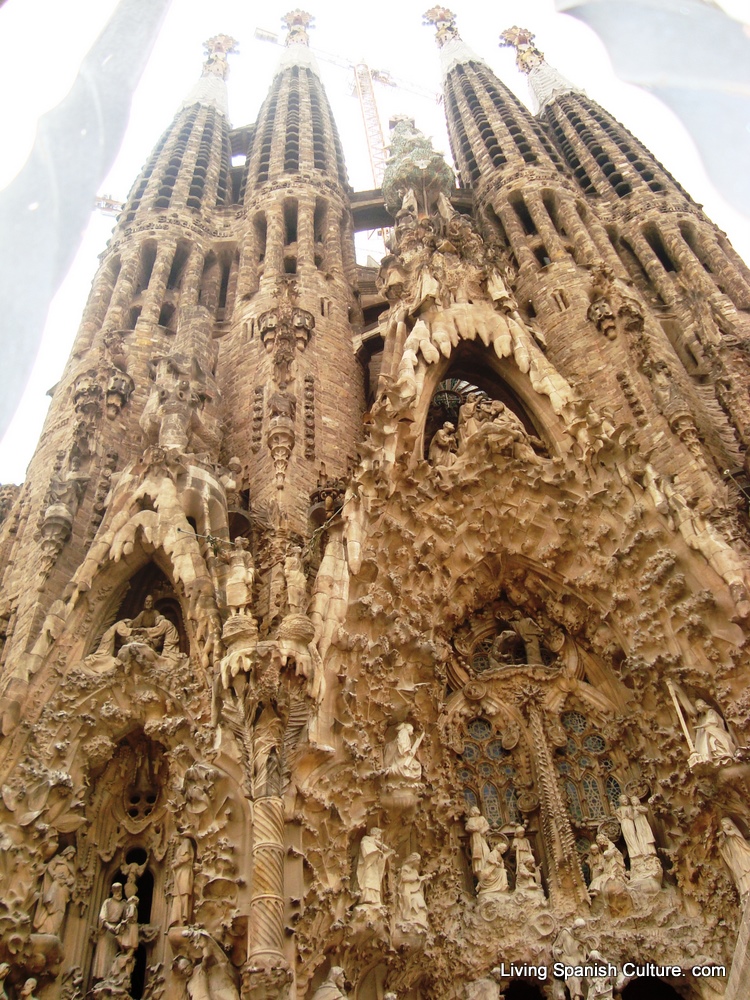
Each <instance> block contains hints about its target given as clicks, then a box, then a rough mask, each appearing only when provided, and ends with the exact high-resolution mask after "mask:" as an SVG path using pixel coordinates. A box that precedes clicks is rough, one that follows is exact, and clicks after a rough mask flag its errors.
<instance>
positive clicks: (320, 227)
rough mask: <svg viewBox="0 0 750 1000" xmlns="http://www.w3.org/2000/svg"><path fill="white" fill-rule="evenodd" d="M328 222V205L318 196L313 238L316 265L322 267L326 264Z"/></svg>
mask: <svg viewBox="0 0 750 1000" xmlns="http://www.w3.org/2000/svg"><path fill="white" fill-rule="evenodd" d="M327 223H328V205H327V203H326V202H325V201H324V200H323V199H322V198H316V199H315V213H314V215H313V239H314V241H315V266H316V267H317V268H320V269H322V268H323V266H324V256H325V238H326V231H327Z"/></svg>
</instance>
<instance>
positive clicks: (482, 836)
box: [466, 806, 490, 877]
mask: <svg viewBox="0 0 750 1000" xmlns="http://www.w3.org/2000/svg"><path fill="white" fill-rule="evenodd" d="M466 832H467V833H468V834H469V837H470V844H471V870H472V871H473V872H474V874H475V875H476V876H477V877H479V874H480V872H481V871H482V869H483V868H484V866H485V865H486V863H487V858H488V857H489V855H490V845H489V844H488V843H487V834H488V833H489V832H490V824H489V823H488V822H487V820H486V819H485V817H484V816H483V815H482V814H481V812H480V811H479V806H472V807H471V809H469V815H468V816H467V818H466Z"/></svg>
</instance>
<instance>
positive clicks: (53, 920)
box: [34, 847, 76, 936]
mask: <svg viewBox="0 0 750 1000" xmlns="http://www.w3.org/2000/svg"><path fill="white" fill-rule="evenodd" d="M75 856H76V850H75V847H66V848H65V849H64V850H63V851H61V852H60V854H57V855H55V857H53V858H52V859H51V860H50V861H48V862H47V867H46V869H45V871H44V879H43V880H42V892H41V895H40V897H39V902H38V904H37V908H36V913H35V914H34V930H35V931H36V932H37V933H38V934H56V935H58V936H59V934H60V931H61V930H62V926H63V922H64V920H65V913H66V910H67V908H68V903H69V902H70V897H71V894H72V891H73V887H74V885H75V881H76V869H75Z"/></svg>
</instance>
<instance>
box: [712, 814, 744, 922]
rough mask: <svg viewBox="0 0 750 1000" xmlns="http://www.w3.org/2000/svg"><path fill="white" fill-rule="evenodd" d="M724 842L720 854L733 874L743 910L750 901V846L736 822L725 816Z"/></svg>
mask: <svg viewBox="0 0 750 1000" xmlns="http://www.w3.org/2000/svg"><path fill="white" fill-rule="evenodd" d="M721 833H722V840H721V843H720V844H719V853H720V854H721V856H722V858H723V859H724V863H725V864H726V866H727V868H728V869H729V870H730V872H731V873H732V878H733V879H734V884H735V885H736V886H737V892H738V893H739V894H740V902H741V903H742V906H743V908H744V907H745V906H746V905H747V901H748V899H750V844H748V842H747V841H746V840H745V838H744V837H743V836H742V834H741V832H740V830H739V828H738V826H737V824H736V823H735V822H734V820H731V819H729V817H728V816H725V817H724V818H723V819H722V821H721Z"/></svg>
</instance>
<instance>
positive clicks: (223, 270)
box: [219, 260, 231, 309]
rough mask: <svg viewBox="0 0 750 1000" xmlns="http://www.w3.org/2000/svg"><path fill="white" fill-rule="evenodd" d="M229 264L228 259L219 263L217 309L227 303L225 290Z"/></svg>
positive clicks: (224, 306)
mask: <svg viewBox="0 0 750 1000" xmlns="http://www.w3.org/2000/svg"><path fill="white" fill-rule="evenodd" d="M230 268H231V264H230V262H229V261H228V260H225V261H223V262H222V265H221V285H220V286H219V309H225V308H226V305H227V291H228V289H229V271H230Z"/></svg>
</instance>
